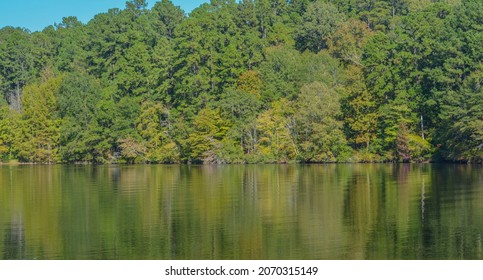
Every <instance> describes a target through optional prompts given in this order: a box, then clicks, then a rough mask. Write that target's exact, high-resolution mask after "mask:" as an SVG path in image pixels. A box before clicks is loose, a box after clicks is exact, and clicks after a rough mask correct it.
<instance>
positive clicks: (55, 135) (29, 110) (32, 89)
mask: <svg viewBox="0 0 483 280" xmlns="http://www.w3.org/2000/svg"><path fill="white" fill-rule="evenodd" d="M61 80H62V78H61V77H56V76H54V75H53V74H52V73H51V72H50V71H49V70H46V71H44V73H43V77H42V80H41V82H39V83H34V84H31V85H28V86H26V87H25V88H24V92H23V96H22V108H23V111H22V119H21V121H20V126H19V130H18V131H17V133H18V134H19V135H18V138H17V139H16V145H17V149H18V157H19V159H20V160H21V161H28V162H42V163H54V162H56V161H58V159H59V158H58V144H59V137H60V120H58V119H57V118H56V117H55V112H56V97H55V96H56V94H57V91H58V90H59V87H60V83H61Z"/></svg>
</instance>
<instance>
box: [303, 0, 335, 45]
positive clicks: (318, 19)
mask: <svg viewBox="0 0 483 280" xmlns="http://www.w3.org/2000/svg"><path fill="white" fill-rule="evenodd" d="M342 19H343V16H342V15H341V14H340V13H339V12H338V11H337V7H335V6H334V5H332V4H330V3H327V2H324V1H320V0H318V1H315V2H313V3H310V4H309V5H308V7H307V11H306V12H305V13H304V15H303V20H302V22H301V24H300V26H299V27H298V29H297V33H296V39H295V40H296V45H297V48H298V49H299V50H302V51H304V50H310V51H313V52H316V53H317V52H319V51H321V50H322V49H325V48H327V40H328V39H329V37H330V36H331V35H332V34H333V33H334V32H335V31H336V29H337V27H338V25H339V24H340V23H341V21H342Z"/></svg>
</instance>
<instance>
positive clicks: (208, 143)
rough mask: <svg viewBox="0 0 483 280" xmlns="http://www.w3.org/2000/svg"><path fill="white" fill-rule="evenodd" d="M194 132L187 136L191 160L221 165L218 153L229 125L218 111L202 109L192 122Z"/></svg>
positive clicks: (221, 161)
mask: <svg viewBox="0 0 483 280" xmlns="http://www.w3.org/2000/svg"><path fill="white" fill-rule="evenodd" d="M193 126H194V130H193V132H192V133H190V135H189V139H188V143H189V146H190V149H191V153H190V155H191V160H192V161H194V162H203V163H223V159H222V158H221V157H220V155H219V154H218V152H219V151H220V150H221V148H222V140H223V138H224V137H225V135H226V132H227V131H228V129H229V128H230V123H229V122H228V121H227V120H224V119H223V118H222V117H221V115H220V110H219V109H216V110H213V109H209V108H205V109H202V110H201V111H200V112H199V113H198V115H197V116H196V117H195V119H194V121H193Z"/></svg>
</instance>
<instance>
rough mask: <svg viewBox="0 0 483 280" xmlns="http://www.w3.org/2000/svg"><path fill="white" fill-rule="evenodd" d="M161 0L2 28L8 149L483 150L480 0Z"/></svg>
mask: <svg viewBox="0 0 483 280" xmlns="http://www.w3.org/2000/svg"><path fill="white" fill-rule="evenodd" d="M150 7H151V6H148V3H147V2H146V1H145V0H130V1H127V2H126V6H125V8H124V9H110V10H109V11H108V12H106V13H101V14H98V15H96V16H95V17H94V18H93V19H92V20H90V21H89V22H88V23H82V22H80V21H79V20H78V19H77V18H75V17H65V18H63V19H62V22H60V23H56V24H53V25H52V26H48V27H46V28H45V29H44V30H42V31H41V32H30V31H29V30H26V29H24V28H19V27H3V28H2V29H0V93H1V100H0V159H1V161H2V162H4V163H8V162H10V163H12V162H14V163H15V162H20V163H22V162H23V163H45V164H53V163H94V164H103V163H203V164H223V163H291V162H301V163H326V162H327V163H329V162H443V161H449V162H467V163H481V162H482V161H483V88H482V87H481V83H482V79H483V44H482V42H483V1H480V0H440V1H437V0H379V1H378V0H316V1H311V0H289V1H287V0H241V1H235V0H226V1H221V0H212V1H211V2H210V3H209V4H203V5H201V6H200V7H198V8H196V9H195V10H193V11H192V12H191V13H189V15H188V14H186V13H185V12H184V11H183V10H181V9H180V8H179V7H177V6H175V5H174V4H173V3H172V2H171V1H169V0H162V1H159V2H156V3H155V4H154V5H152V7H151V8H150ZM66 16H67V15H66Z"/></svg>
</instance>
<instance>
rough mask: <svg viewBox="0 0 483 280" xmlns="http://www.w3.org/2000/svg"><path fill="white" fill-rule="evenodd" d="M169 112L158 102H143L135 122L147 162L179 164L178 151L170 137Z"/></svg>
mask: <svg viewBox="0 0 483 280" xmlns="http://www.w3.org/2000/svg"><path fill="white" fill-rule="evenodd" d="M171 126H172V125H171V121H170V119H169V110H168V109H167V108H165V107H164V106H163V104H161V103H159V102H150V101H148V102H145V103H143V104H142V106H141V114H140V116H139V118H138V120H137V126H136V127H137V131H138V133H139V135H141V137H142V138H143V140H144V142H145V146H146V152H145V158H146V160H147V161H148V162H160V163H173V162H179V160H180V159H179V156H180V153H179V149H178V147H177V146H176V143H175V142H174V141H173V140H172V137H171V135H170V129H171Z"/></svg>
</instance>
